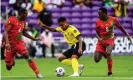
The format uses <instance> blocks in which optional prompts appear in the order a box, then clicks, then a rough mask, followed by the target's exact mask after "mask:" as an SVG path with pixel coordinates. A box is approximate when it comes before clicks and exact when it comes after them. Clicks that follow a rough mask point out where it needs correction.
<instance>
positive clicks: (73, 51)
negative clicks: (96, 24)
mask: <svg viewBox="0 0 133 80" xmlns="http://www.w3.org/2000/svg"><path fill="white" fill-rule="evenodd" d="M58 23H59V27H57V28H56V29H55V28H51V27H48V26H46V25H44V24H43V23H42V22H41V21H39V22H38V24H39V25H40V26H41V27H43V28H45V29H48V30H49V31H52V32H61V33H62V34H63V36H64V39H65V41H66V42H67V43H68V44H69V45H70V46H71V48H70V49H68V50H66V51H65V52H64V53H62V54H61V55H60V56H59V57H58V60H59V61H60V62H61V63H62V64H65V65H70V66H72V68H73V71H74V73H73V74H72V75H70V77H72V76H75V77H76V76H80V75H81V73H82V71H83V68H84V65H83V64H79V63H78V59H79V58H80V57H81V56H82V53H83V51H84V50H85V49H86V45H85V43H84V42H83V41H82V38H81V34H80V32H79V31H78V30H77V29H76V27H74V26H72V25H69V24H68V23H67V20H66V18H65V17H60V18H59V19H58Z"/></svg>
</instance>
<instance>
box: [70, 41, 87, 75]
mask: <svg viewBox="0 0 133 80" xmlns="http://www.w3.org/2000/svg"><path fill="white" fill-rule="evenodd" d="M78 49H79V43H76V44H75V45H74V49H73V54H72V56H71V59H72V68H73V71H74V74H72V75H71V76H80V75H81V74H82V71H83V68H84V65H83V64H79V63H78V59H79V58H80V57H81V56H82V54H83V53H78ZM85 49H86V44H85V43H84V42H82V51H83V52H84V51H85Z"/></svg>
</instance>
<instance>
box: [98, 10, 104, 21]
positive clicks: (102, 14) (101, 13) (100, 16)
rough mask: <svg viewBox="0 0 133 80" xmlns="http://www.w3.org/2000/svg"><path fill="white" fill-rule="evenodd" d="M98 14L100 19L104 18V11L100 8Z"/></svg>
mask: <svg viewBox="0 0 133 80" xmlns="http://www.w3.org/2000/svg"><path fill="white" fill-rule="evenodd" d="M98 15H99V18H100V19H104V17H105V13H104V12H102V11H101V10H98Z"/></svg>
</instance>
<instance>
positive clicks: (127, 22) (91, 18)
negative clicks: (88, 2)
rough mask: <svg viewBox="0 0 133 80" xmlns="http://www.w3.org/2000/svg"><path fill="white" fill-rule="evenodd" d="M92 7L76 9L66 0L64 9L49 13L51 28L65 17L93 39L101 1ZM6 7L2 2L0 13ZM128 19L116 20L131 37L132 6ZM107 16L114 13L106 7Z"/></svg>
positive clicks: (33, 18)
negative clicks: (51, 19) (51, 22)
mask: <svg viewBox="0 0 133 80" xmlns="http://www.w3.org/2000/svg"><path fill="white" fill-rule="evenodd" d="M93 5H94V6H93V7H92V8H90V7H82V8H76V7H73V5H72V2H71V0H66V2H65V7H63V8H52V9H50V11H51V12H52V16H53V22H54V24H53V27H55V26H57V25H58V22H57V19H58V18H59V17H60V16H65V17H66V18H67V19H68V23H69V24H73V25H75V26H76V27H77V28H78V29H79V30H80V31H81V33H82V35H83V36H84V37H90V36H92V37H94V36H95V22H96V19H97V18H98V14H97V11H98V9H99V8H100V7H101V6H103V3H102V1H99V0H94V2H93ZM6 6H8V0H3V1H2V5H1V10H2V12H5V7H6ZM128 9H129V12H128V17H124V18H118V20H119V21H120V23H121V24H122V25H123V26H124V28H126V30H127V31H128V32H129V33H130V35H133V27H132V25H133V23H132V19H133V6H129V7H128ZM107 10H108V14H109V15H112V16H114V11H113V9H112V8H110V7H107ZM36 18H37V13H33V15H31V16H29V17H28V20H27V21H28V23H29V24H32V25H33V24H36ZM115 34H116V35H117V36H122V35H123V33H122V32H121V31H120V30H118V29H116V30H115ZM53 35H54V36H55V37H61V34H60V33H54V34H53Z"/></svg>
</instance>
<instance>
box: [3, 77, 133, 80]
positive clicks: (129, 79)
mask: <svg viewBox="0 0 133 80" xmlns="http://www.w3.org/2000/svg"><path fill="white" fill-rule="evenodd" d="M20 77H21V78H30V77H36V76H1V78H20ZM62 78H66V77H62ZM70 78H88V79H99V78H100V79H116V80H117V79H128V80H133V77H115V76H114V77H70Z"/></svg>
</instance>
